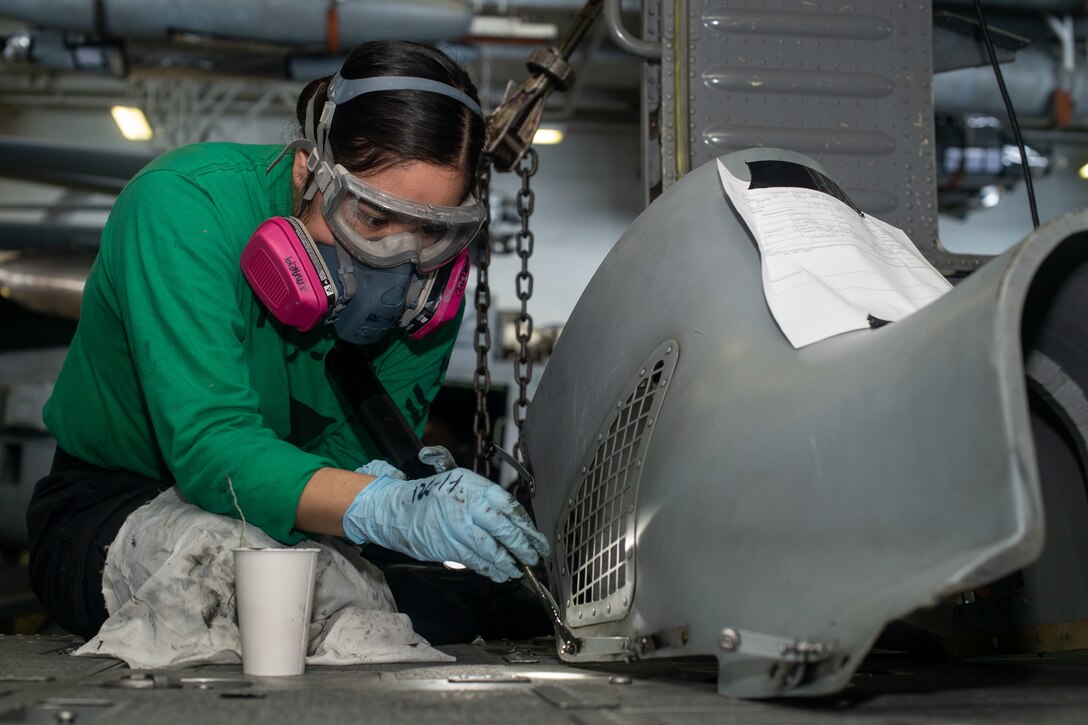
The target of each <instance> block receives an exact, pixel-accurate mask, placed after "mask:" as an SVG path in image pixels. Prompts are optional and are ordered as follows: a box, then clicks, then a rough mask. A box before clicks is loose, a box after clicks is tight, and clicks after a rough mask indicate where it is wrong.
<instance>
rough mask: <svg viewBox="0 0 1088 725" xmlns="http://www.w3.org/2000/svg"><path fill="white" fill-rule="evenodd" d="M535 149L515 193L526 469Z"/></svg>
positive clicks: (517, 406)
mask: <svg viewBox="0 0 1088 725" xmlns="http://www.w3.org/2000/svg"><path fill="white" fill-rule="evenodd" d="M537 162H538V159H537V154H536V149H535V148H533V147H532V146H530V147H529V148H528V150H527V151H526V152H525V155H524V156H523V157H522V158H521V160H520V161H519V162H518V165H517V174H518V176H520V177H521V191H519V192H518V216H519V217H520V218H521V231H519V232H518V236H517V240H518V241H517V252H518V257H520V258H521V271H520V272H518V275H517V277H516V278H515V282H516V289H517V295H518V299H519V300H521V314H520V315H518V318H517V322H516V324H515V328H514V329H515V331H516V336H517V341H518V345H519V348H518V357H517V359H516V360H515V361H514V378H515V379H516V380H517V382H518V399H517V401H516V402H515V403H514V423H515V424H516V425H517V427H518V442H517V446H516V447H515V448H514V455H515V456H516V457H517V459H518V462H519V463H521V464H522V465H527V460H526V459H527V455H526V448H525V428H524V423H525V415H526V413H527V412H528V410H529V394H528V389H529V381H530V380H532V378H533V361H532V359H531V358H530V357H529V339H530V338H531V337H532V336H533V318H532V317H530V316H529V298H530V297H532V296H533V275H531V274H530V273H529V257H531V256H532V254H533V242H534V237H533V233H532V232H531V231H529V217H530V216H531V215H532V213H533V205H534V203H535V201H536V196H535V195H534V194H533V190H532V187H531V186H530V185H529V180H530V179H531V178H532V176H533V174H535V173H536V170H537Z"/></svg>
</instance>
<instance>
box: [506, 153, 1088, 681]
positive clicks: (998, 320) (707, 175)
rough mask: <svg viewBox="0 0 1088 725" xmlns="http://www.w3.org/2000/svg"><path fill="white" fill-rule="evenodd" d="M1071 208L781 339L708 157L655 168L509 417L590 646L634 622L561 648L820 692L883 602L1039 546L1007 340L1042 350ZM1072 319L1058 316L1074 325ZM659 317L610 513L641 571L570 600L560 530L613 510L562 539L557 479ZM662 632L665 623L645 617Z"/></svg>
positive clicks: (1030, 447) (619, 388) (879, 620)
mask: <svg viewBox="0 0 1088 725" xmlns="http://www.w3.org/2000/svg"><path fill="white" fill-rule="evenodd" d="M738 153H740V154H743V152H738ZM1086 229H1088V213H1082V214H1080V215H1075V216H1069V217H1065V218H1062V219H1060V220H1058V221H1055V222H1053V223H1051V224H1049V225H1047V226H1045V227H1043V228H1041V229H1040V230H1038V231H1037V232H1036V233H1034V234H1033V235H1031V236H1030V237H1028V238H1027V239H1026V240H1025V241H1024V242H1022V243H1021V244H1020V245H1019V246H1018V247H1016V248H1015V249H1013V250H1010V252H1008V253H1006V254H1005V255H1003V256H1001V257H998V258H995V259H994V260H993V261H991V262H989V263H988V264H987V265H985V266H984V267H983V268H981V269H979V270H978V271H976V272H974V273H973V274H972V275H970V276H969V277H967V278H966V279H965V280H963V281H962V282H960V283H959V284H958V285H957V286H956V287H955V288H953V289H952V290H951V291H950V292H948V294H947V295H945V296H944V297H942V298H941V299H939V300H938V301H936V302H934V303H933V304H931V305H929V306H928V307H926V308H924V309H922V310H920V311H918V312H916V313H914V314H912V315H911V316H909V317H907V318H905V319H903V320H900V321H898V322H895V323H892V324H890V325H885V326H883V327H881V328H879V329H872V330H863V331H857V332H852V333H847V334H843V335H838V336H835V337H833V338H830V339H827V340H824V341H822V342H819V343H815V344H813V345H810V346H808V347H805V348H802V349H800V350H795V349H794V348H793V347H792V346H791V345H790V344H789V343H788V341H787V340H786V338H785V336H784V335H783V334H782V333H781V331H780V330H779V329H778V327H777V325H776V324H775V322H774V319H773V317H772V316H771V314H770V312H769V310H768V308H767V305H766V302H765V299H764V295H763V289H762V286H761V281H760V280H761V274H760V258H759V253H758V250H757V248H756V246H755V244H754V242H753V240H752V239H751V237H750V236H749V234H748V232H747V230H746V228H745V227H744V226H743V225H742V223H741V221H740V220H739V217H738V216H737V215H736V214H735V213H734V211H733V209H732V207H731V206H730V205H729V203H728V201H727V200H726V198H725V196H724V193H723V191H722V189H721V186H720V180H719V179H718V176H717V169H716V164H715V163H714V162H711V163H708V164H705V165H704V166H702V167H700V168H699V169H696V170H695V171H693V172H692V173H690V174H689V175H687V176H685V177H684V178H683V179H681V180H680V181H679V182H678V183H677V184H676V185H674V186H673V187H671V188H670V189H669V190H667V192H666V193H665V194H664V195H663V196H661V197H660V198H659V199H657V200H656V201H655V202H654V203H653V204H652V205H651V206H650V207H649V208H648V209H647V210H646V211H645V212H643V214H642V215H641V216H640V217H639V218H638V219H637V220H636V221H635V223H634V224H633V225H632V226H631V228H630V229H629V230H628V231H627V233H625V234H624V236H623V237H622V238H621V239H620V240H619V242H618V243H617V244H616V245H615V247H614V248H613V250H612V251H611V252H610V253H609V255H608V257H607V258H606V259H605V261H604V262H603V264H602V265H601V267H600V268H599V269H598V271H597V273H596V275H595V276H594V277H593V279H592V281H591V282H590V284H589V286H588V287H587V289H586V291H585V293H584V294H583V296H582V298H581V300H580V301H579V303H578V305H577V307H576V309H575V310H574V313H573V314H572V316H571V317H570V320H569V321H568V323H567V325H566V326H565V328H564V331H563V335H562V337H561V338H560V340H559V341H558V343H557V345H556V348H555V351H554V353H553V355H552V357H551V359H550V361H549V364H548V367H547V369H546V370H545V372H544V374H543V377H542V379H541V381H540V384H539V387H538V389H537V392H536V395H535V398H534V400H533V403H532V405H531V407H530V410H529V416H528V419H527V432H526V438H527V443H528V447H529V459H530V462H531V464H532V471H533V475H534V477H535V479H536V484H537V489H538V493H537V496H536V498H535V499H534V509H535V511H536V514H537V520H538V524H539V526H540V527H541V530H542V531H543V532H544V533H545V535H547V536H549V537H552V539H553V541H554V542H555V552H556V553H555V555H554V557H553V559H552V561H551V562H550V563H549V566H550V568H549V574H550V581H551V583H552V587H553V594H555V595H556V598H557V599H558V601H560V602H561V603H566V602H568V601H570V602H571V604H570V605H569V607H570V608H568V609H567V611H566V614H567V617H568V621H567V624H568V625H569V626H571V627H572V628H575V629H576V631H577V634H578V636H579V637H580V638H581V639H582V641H583V643H590V642H593V643H600V642H601V640H603V639H606V638H611V639H610V641H612V642H619V641H622V640H627V641H629V642H630V643H631V645H630V647H629V648H627V651H626V654H624V653H623V652H621V647H619V646H613V647H611V648H606V649H610V652H611V653H610V654H609V653H600V654H599V655H598V656H596V657H594V656H591V655H588V654H587V647H583V649H582V651H581V652H580V654H579V655H578V656H577V657H576V658H572V657H564V659H567V660H570V661H573V660H575V659H578V660H581V661H585V660H587V659H589V660H592V659H598V660H604V659H615V658H637V657H653V658H657V657H674V656H681V655H684V656H687V655H714V656H716V657H717V658H718V662H719V668H720V669H719V681H718V688H719V690H720V692H722V693H723V694H728V695H733V696H741V697H770V696H781V695H816V694H823V693H830V692H834V691H836V690H838V689H840V688H842V687H843V686H844V685H845V684H846V683H847V681H848V680H849V678H850V675H851V674H852V673H853V671H854V670H855V668H856V667H857V666H858V664H859V663H860V661H861V659H862V658H863V656H864V655H865V654H866V652H867V651H868V649H869V648H870V646H871V645H872V643H873V641H874V639H875V638H876V637H877V635H878V634H879V633H880V631H881V630H882V628H883V627H884V625H885V624H886V623H887V622H889V621H892V620H896V619H899V618H901V617H903V616H905V615H907V614H908V613H910V612H912V611H914V610H916V609H918V608H920V607H923V606H926V605H930V604H933V603H935V602H937V601H938V600H939V599H940V598H941V597H943V596H945V595H948V594H951V593H957V592H962V591H965V590H968V589H971V588H972V587H975V586H979V585H983V584H985V583H987V582H991V581H993V580H995V579H998V578H1000V577H1002V576H1005V575H1007V574H1009V573H1010V572H1014V571H1016V570H1018V569H1020V568H1022V567H1024V566H1026V565H1028V564H1030V563H1031V562H1032V561H1033V560H1035V558H1036V557H1038V555H1039V553H1040V551H1041V549H1042V546H1043V529H1044V519H1043V515H1044V514H1043V500H1042V496H1041V493H1040V481H1041V480H1042V481H1043V483H1046V482H1047V481H1046V479H1045V478H1044V477H1042V476H1041V474H1040V468H1039V466H1038V464H1037V462H1036V454H1035V445H1034V443H1033V428H1032V423H1031V421H1032V418H1031V416H1030V415H1029V408H1028V392H1027V385H1026V384H1025V379H1024V368H1025V364H1024V357H1026V356H1028V357H1029V356H1030V354H1031V352H1032V350H1034V349H1036V347H1038V348H1039V349H1043V350H1044V351H1045V350H1047V348H1046V347H1044V346H1042V345H1041V344H1039V343H1037V342H1036V340H1037V337H1038V335H1037V333H1038V332H1039V330H1038V329H1036V328H1037V327H1038V326H1039V325H1040V324H1041V322H1040V320H1043V319H1051V318H1052V317H1053V315H1051V316H1047V315H1044V314H1043V312H1045V311H1046V310H1048V309H1050V308H1051V307H1052V306H1057V307H1059V308H1061V310H1064V312H1063V313H1062V315H1058V317H1057V319H1066V318H1068V317H1069V316H1070V315H1072V316H1073V317H1074V318H1075V317H1076V315H1077V314H1079V312H1078V311H1079V310H1082V309H1083V299H1084V296H1088V293H1084V292H1083V287H1077V290H1078V291H1076V293H1075V294H1065V295H1063V294H1061V293H1060V290H1061V289H1062V287H1063V285H1067V284H1068V283H1070V282H1071V280H1076V279H1077V278H1078V277H1077V275H1078V274H1079V275H1080V276H1085V275H1086V274H1088V266H1086V265H1088V261H1086V256H1088V255H1086V254H1085V252H1084V251H1083V250H1085V249H1086V248H1088V247H1086V246H1085V245H1084V242H1085V240H1086V231H1085V230H1086ZM1062 250H1065V251H1064V253H1062ZM1072 250H1080V251H1079V252H1078V253H1076V254H1074V253H1072ZM1050 258H1060V259H1061V260H1062V262H1061V264H1057V263H1055V264H1048V263H1047V260H1048V259H1050ZM1041 269H1042V270H1043V273H1040V270H1041ZM1077 269H1079V270H1081V271H1080V272H1079V273H1078V272H1076V270H1077ZM1037 275H1040V279H1041V280H1045V282H1040V283H1039V285H1038V286H1033V279H1034V278H1035V277H1036V276H1037ZM1078 285H1079V282H1078ZM1029 290H1030V291H1031V296H1030V300H1029V301H1030V306H1029V308H1028V312H1029V314H1024V315H1023V319H1022V313H1023V310H1024V306H1025V300H1026V299H1028V298H1029ZM1078 299H1079V300H1080V302H1079V303H1078V302H1077V300H1078ZM617 309H619V310H623V311H624V314H621V315H617V314H616V312H615V311H616V310H617ZM1081 316H1082V315H1081ZM1082 317H1083V316H1082ZM1078 324H1079V325H1080V326H1079V327H1077V326H1072V327H1069V326H1067V328H1066V329H1067V332H1068V335H1072V337H1071V338H1068V339H1071V340H1073V341H1078V340H1080V341H1082V340H1084V339H1085V335H1086V334H1088V332H1086V331H1084V330H1082V329H1081V327H1083V324H1082V323H1078ZM1052 337H1053V335H1048V336H1046V339H1052ZM1059 337H1060V336H1059ZM665 340H671V341H673V342H675V344H676V345H677V347H678V349H679V350H682V355H679V356H678V357H677V359H676V367H675V370H673V372H672V373H671V374H670V375H669V376H668V391H669V393H668V398H667V399H665V400H662V401H660V405H661V407H660V409H659V410H658V411H657V413H656V415H654V416H653V417H654V423H653V430H654V435H653V438H652V439H651V440H647V441H645V447H644V450H642V451H641V452H640V454H639V455H638V457H637V459H638V460H639V461H640V462H641V466H640V467H639V477H638V480H637V497H632V498H630V499H627V498H624V499H623V503H624V504H628V505H629V503H633V504H634V511H633V513H632V514H631V515H632V517H633V522H632V523H631V524H630V525H629V526H627V524H626V520H625V519H622V518H621V519H620V521H622V522H624V525H625V526H627V528H625V531H626V532H627V533H625V534H624V536H625V539H624V542H625V545H626V546H628V547H629V550H630V556H629V558H627V559H626V560H625V561H626V562H627V566H628V569H629V571H630V572H631V580H632V581H633V582H634V583H635V586H634V587H633V588H632V589H633V591H630V592H628V595H629V602H628V604H627V605H626V609H625V610H624V613H623V616H622V618H615V619H609V618H607V615H606V616H605V617H601V614H600V601H598V602H597V605H598V612H597V615H596V617H595V618H593V617H591V619H590V620H587V619H586V616H587V613H586V609H585V608H586V607H587V606H588V607H590V609H589V612H590V613H591V612H592V606H593V603H592V601H591V600H590V599H586V601H585V602H577V601H576V598H577V597H578V596H579V592H580V591H581V589H580V586H579V585H580V583H581V580H580V579H579V578H577V577H572V576H571V575H570V573H569V570H568V572H564V571H563V568H564V567H568V566H569V562H568V561H567V560H566V557H567V556H569V552H570V551H571V550H573V547H572V546H571V544H569V543H568V541H572V540H573V541H575V542H578V541H593V540H594V539H595V537H596V538H597V539H600V540H604V541H609V540H611V537H612V536H613V533H612V529H610V528H609V527H610V526H612V525H613V523H614V522H612V521H611V519H609V518H608V517H607V516H604V515H598V516H594V517H589V518H587V519H586V523H585V524H584V528H583V529H582V530H581V531H580V532H579V533H578V534H577V535H576V536H575V537H574V538H573V539H572V538H569V537H570V525H569V523H568V521H569V515H570V513H569V512H570V510H571V507H572V504H571V502H572V500H575V499H576V498H577V497H578V496H579V495H580V494H579V491H580V490H581V489H582V487H583V486H584V485H585V481H586V472H585V471H583V468H582V467H583V466H586V465H587V461H592V460H593V458H594V456H595V451H596V450H597V448H598V446H599V445H600V442H599V441H598V439H597V436H598V435H599V434H600V433H601V431H603V430H606V429H607V428H608V426H609V422H610V421H611V420H613V419H614V417H615V415H616V412H615V408H616V402H617V401H623V400H625V399H626V397H627V396H628V395H629V394H630V389H629V386H630V382H629V381H630V380H632V379H635V378H636V377H637V376H638V373H639V372H640V370H641V369H642V368H644V367H645V366H646V362H645V361H646V360H649V359H651V358H653V357H654V351H655V350H656V349H657V347H658V346H659V345H660V344H661V342H662V341H665ZM1078 345H1083V343H1082V342H1074V343H1072V346H1073V347H1077V346H1078ZM1022 346H1023V350H1022ZM1066 347H1069V345H1067V346H1066ZM1048 354H1049V355H1050V356H1051V357H1053V355H1054V354H1055V353H1054V352H1048ZM1059 364H1061V365H1063V367H1068V365H1069V363H1065V362H1059ZM1084 368H1085V370H1086V372H1088V365H1085V366H1084ZM1086 388H1088V386H1085V385H1083V384H1082V385H1081V389H1082V390H1083V389H1086ZM1070 396H1072V392H1068V394H1067V396H1066V397H1067V399H1071V397H1070ZM655 402H657V401H655ZM1080 495H1081V497H1082V498H1083V496H1084V493H1083V490H1082V491H1081V493H1080ZM1082 524H1083V522H1082ZM1081 528H1082V529H1083V525H1082V527H1081ZM617 582H618V579H617ZM602 601H604V600H602ZM578 612H582V615H583V618H582V620H581V622H579V621H577V615H578ZM572 614H573V615H574V619H571V615H572ZM669 631H671V632H676V631H682V632H683V633H684V636H682V637H679V636H673V637H661V636H660V635H659V634H655V633H661V632H669ZM726 632H732V633H733V636H735V637H736V638H737V642H736V643H734V644H730V642H731V641H732V640H731V639H730V637H726V636H725V633H726ZM639 642H645V643H646V645H645V646H639V645H638V643H639ZM783 648H785V649H783ZM597 649H601V648H600V647H598V648H597Z"/></svg>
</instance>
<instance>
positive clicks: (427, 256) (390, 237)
mask: <svg viewBox="0 0 1088 725" xmlns="http://www.w3.org/2000/svg"><path fill="white" fill-rule="evenodd" d="M332 176H333V179H332V183H328V184H325V185H324V188H323V189H322V203H321V213H322V216H324V218H325V221H326V222H327V223H328V225H329V228H330V229H331V230H332V233H333V235H334V236H335V237H336V239H337V241H339V242H340V244H342V245H343V246H344V248H345V249H347V250H348V252H349V253H350V254H351V255H352V256H354V257H355V258H356V259H358V260H359V261H361V262H364V263H366V264H369V265H371V266H373V267H380V268H384V267H395V266H397V265H399V264H403V263H404V262H414V263H415V265H416V268H417V269H418V270H419V271H420V272H421V273H424V274H425V273H427V272H430V271H433V270H435V269H438V268H439V267H441V266H443V265H445V264H447V263H449V262H451V261H453V260H454V259H456V257H457V255H458V254H460V253H461V251H462V250H464V248H465V247H467V246H468V244H469V242H471V241H472V238H473V237H475V236H476V233H477V232H478V231H479V230H480V226H481V225H482V224H483V222H484V217H485V215H486V209H485V208H484V205H483V204H482V203H480V202H479V201H477V200H476V199H475V198H473V197H472V196H469V197H468V199H466V200H465V202H464V203H463V204H461V205H460V206H438V205H435V204H422V203H419V202H416V201H411V200H409V199H404V198H401V197H398V196H393V195H392V194H388V193H386V192H384V191H382V190H381V189H377V188H375V187H373V186H371V185H370V184H367V183H366V182H365V181H362V180H361V179H359V178H358V177H356V176H353V175H352V174H351V173H350V172H349V171H348V170H347V169H345V168H344V167H343V166H341V165H340V164H337V165H336V166H335V167H334V168H333V174H332Z"/></svg>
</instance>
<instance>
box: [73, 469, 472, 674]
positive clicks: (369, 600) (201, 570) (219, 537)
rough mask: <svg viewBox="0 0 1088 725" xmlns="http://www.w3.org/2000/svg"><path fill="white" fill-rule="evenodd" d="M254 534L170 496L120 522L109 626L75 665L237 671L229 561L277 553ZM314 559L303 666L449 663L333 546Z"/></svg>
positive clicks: (106, 586) (109, 589) (380, 585)
mask: <svg viewBox="0 0 1088 725" xmlns="http://www.w3.org/2000/svg"><path fill="white" fill-rule="evenodd" d="M282 546H283V545H282V544H280V543H278V542H277V541H275V540H273V539H272V538H271V537H269V536H268V535H267V534H265V533H264V532H263V531H261V530H260V529H257V528H255V527H253V526H243V524H242V523H241V522H240V521H235V520H234V519H231V518H228V517H226V516H219V515H217V514H212V513H208V512H207V511H204V510H203V509H200V508H198V507H196V506H193V505H192V504H189V503H186V502H185V501H184V500H183V499H182V498H181V496H180V495H179V493H178V492H177V490H176V488H170V489H168V490H166V491H164V492H163V493H161V494H160V495H159V496H158V497H156V498H155V499H154V500H153V501H151V502H150V503H148V504H146V505H144V506H143V507H141V508H140V509H138V510H136V511H135V512H133V513H132V515H130V516H129V517H128V519H127V520H126V521H125V523H124V525H123V526H122V527H121V530H120V531H119V532H118V534H117V538H115V539H114V540H113V543H112V544H111V545H110V548H109V551H108V552H107V554H106V568H105V571H104V572H103V574H102V594H103V596H104V597H105V600H106V610H107V611H108V612H109V618H108V619H107V620H106V622H105V624H103V625H102V628H101V629H100V630H99V632H98V634H97V635H96V636H95V637H94V638H92V639H91V640H90V641H89V642H87V643H86V644H84V645H83V646H82V647H80V648H79V649H78V650H76V652H75V654H76V655H94V656H103V655H106V656H110V657H116V658H117V659H120V660H124V661H125V662H126V663H127V664H128V666H129V667H132V668H134V669H154V668H165V667H178V666H185V665H194V664H205V663H216V664H232V663H238V662H241V651H242V645H241V638H240V635H239V633H238V625H237V622H236V619H235V608H234V553H233V550H234V549H235V548H239V547H249V548H265V547H280V548H282ZM298 546H300V547H316V548H318V549H320V550H321V551H320V553H319V554H318V557H317V576H316V583H315V586H314V603H313V618H312V620H311V622H310V632H309V648H308V650H307V657H306V663H307V664H308V665H330V664H335V665H349V664H363V663H373V662H450V661H452V660H453V659H454V658H453V657H451V656H450V655H447V654H445V653H443V652H439V651H438V650H436V649H435V648H434V647H432V646H431V645H430V644H429V643H428V642H427V641H426V640H425V639H423V638H422V637H420V636H419V635H418V634H417V633H416V632H415V631H414V630H413V629H412V622H411V620H410V619H409V618H408V616H407V615H405V614H400V613H398V612H397V610H396V605H395V604H394V602H393V595H392V594H391V593H390V591H389V587H388V586H387V585H386V583H385V577H384V576H383V575H382V573H381V571H379V570H378V569H377V568H376V567H374V566H373V565H372V564H370V563H369V562H368V561H366V560H365V559H364V558H363V557H362V556H360V555H359V554H358V552H357V551H356V550H354V549H353V548H352V547H349V546H346V545H345V544H343V542H340V541H339V540H337V539H333V538H331V537H330V538H329V539H327V540H322V541H304V542H302V543H300V544H298Z"/></svg>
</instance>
